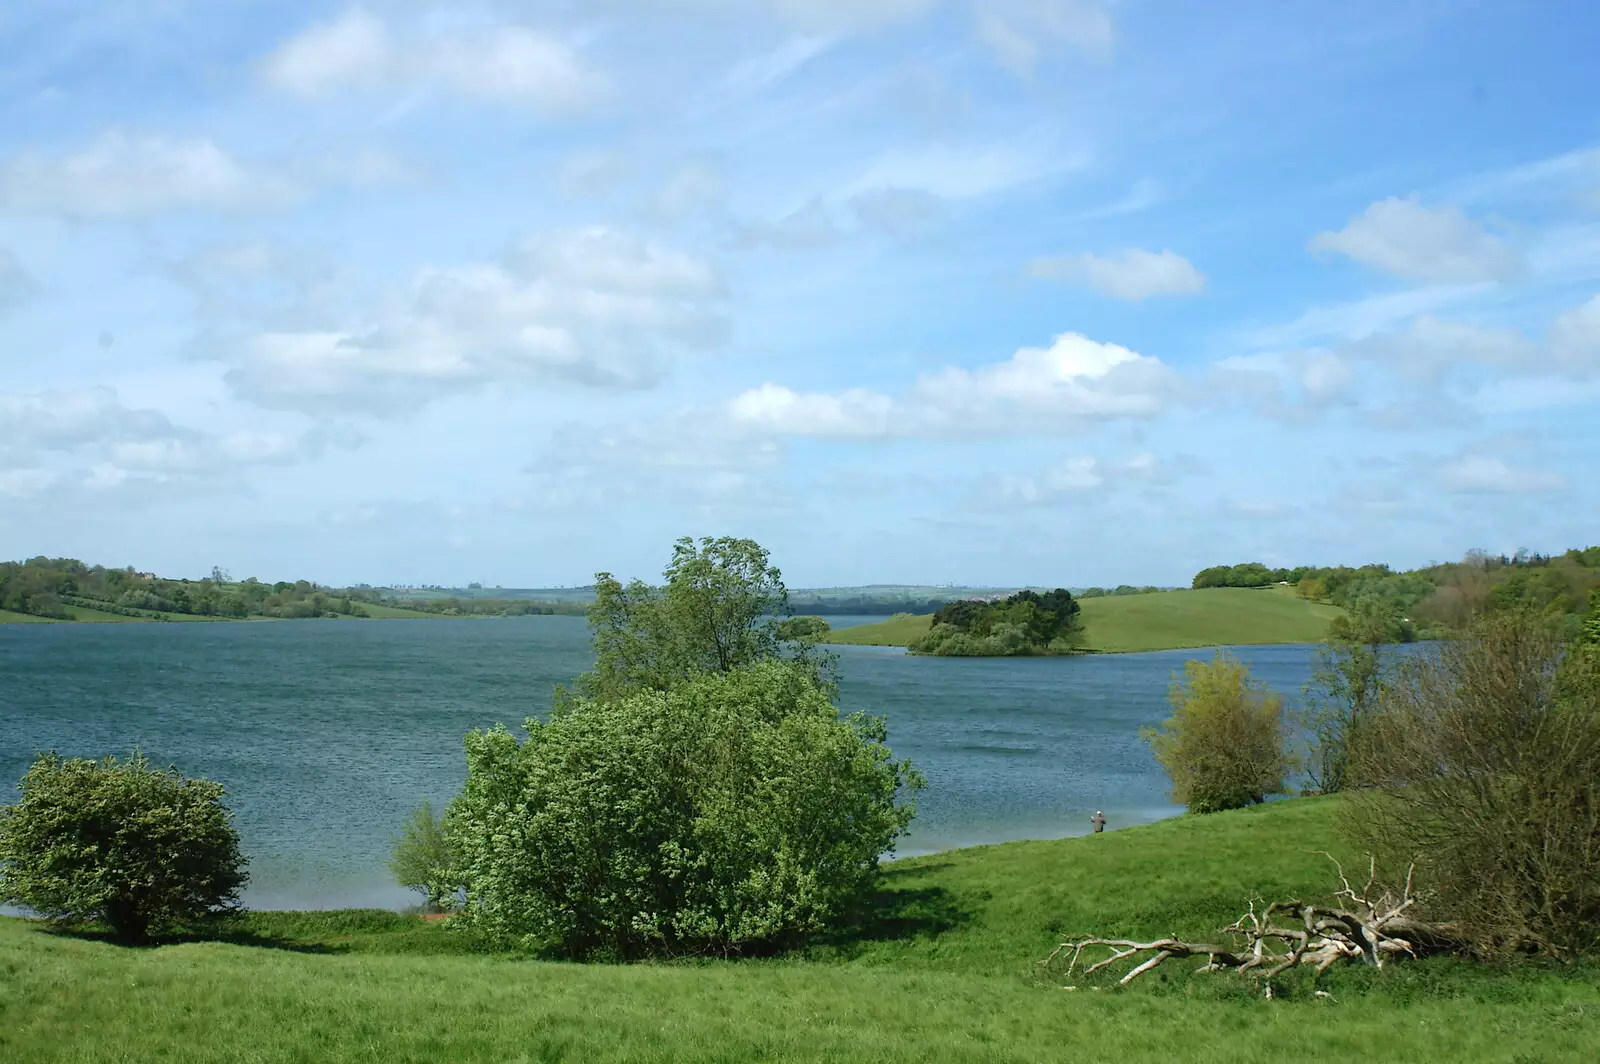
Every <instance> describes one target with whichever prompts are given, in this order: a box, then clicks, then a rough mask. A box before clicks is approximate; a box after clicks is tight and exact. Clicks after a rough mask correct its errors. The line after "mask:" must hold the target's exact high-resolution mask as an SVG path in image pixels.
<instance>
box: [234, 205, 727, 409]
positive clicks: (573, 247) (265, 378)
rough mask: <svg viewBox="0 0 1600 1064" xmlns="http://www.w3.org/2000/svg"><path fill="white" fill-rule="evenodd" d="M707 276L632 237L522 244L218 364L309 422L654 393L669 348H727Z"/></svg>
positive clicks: (252, 392) (238, 383)
mask: <svg viewBox="0 0 1600 1064" xmlns="http://www.w3.org/2000/svg"><path fill="white" fill-rule="evenodd" d="M721 294H722V285H721V281H720V279H719V278H718V276H717V274H716V273H715V271H714V270H712V269H711V267H710V266H708V265H706V264H705V263H702V262H700V261H699V260H696V259H692V258H690V257H688V256H686V255H683V254H680V253H678V252H675V251H671V250H668V249H666V248H663V247H660V246H658V245H656V244H653V243H650V242H648V241H645V240H643V239H641V238H639V237H636V236H633V235H631V234H628V233H624V232H620V231H618V230H614V229H607V228H590V229H580V230H571V231H565V232H558V233H551V234H544V235H541V236H538V237H531V238H528V239H525V240H523V241H522V242H521V243H520V244H518V245H517V246H516V247H515V248H513V249H512V250H511V252H509V253H508V254H507V255H506V256H504V257H503V259H502V260H501V261H499V262H495V263H486V264H478V265H472V266H465V267H459V268H454V269H432V270H425V271H422V272H421V273H419V274H418V275H417V276H416V277H415V279H414V280H413V281H412V283H411V285H410V286H409V287H408V288H407V289H406V290H405V291H404V292H402V293H400V294H398V295H397V296H396V297H395V298H394V299H393V300H391V301H390V304H389V305H388V306H387V307H385V308H383V309H382V310H380V311H378V312H376V313H375V314H373V315H372V316H371V318H370V320H368V321H366V322H363V323H361V324H359V325H351V326H349V327H345V328H339V329H323V330H315V331H304V332H282V331H280V332H261V333H257V334H255V335H252V336H248V337H245V338H244V339H242V340H239V341H236V342H235V343H233V344H230V345H225V346H222V347H221V348H220V349H218V350H216V351H214V352H213V354H214V356H215V357H218V358H221V359H223V360H225V361H228V362H231V363H232V365H233V368H232V369H231V370H230V371H229V372H228V374H227V379H228V381H229V383H230V384H231V385H232V386H233V387H234V389H235V390H236V391H237V392H238V393H239V394H240V395H241V396H243V397H245V398H247V399H250V400H252V401H254V402H257V403H260V404H262V405H266V406H271V407H281V408H285V409H298V410H307V411H333V412H340V411H349V410H366V411H372V412H381V411H388V410H397V409H405V408H414V407H417V406H420V405H422V404H425V403H426V402H428V401H429V400H431V399H433V398H435V397H437V396H440V395H443V394H446V393H449V392H453V391H460V390H464V389H471V388H475V387H479V386H481V385H484V384H488V383H491V382H495V383H505V384H513V383H518V382H526V381H545V382H550V381H564V382H567V383H573V384H579V385H585V386H591V387H597V388H641V387H647V386H650V385H652V384H654V383H655V382H656V381H657V380H658V379H659V378H660V376H661V375H662V373H663V372H664V369H665V361H666V354H667V351H668V350H669V349H671V348H675V347H688V348H707V347H710V346H714V345H715V344H717V343H719V342H720V341H721V339H722V335H723V331H724V325H723V321H722V318H721V316H720V314H719V313H718V310H717V307H716V305H715V304H716V302H717V300H718V299H719V298H720V296H721Z"/></svg>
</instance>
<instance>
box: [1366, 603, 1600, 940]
mask: <svg viewBox="0 0 1600 1064" xmlns="http://www.w3.org/2000/svg"><path fill="white" fill-rule="evenodd" d="M1353 755H1354V756H1353V758H1352V769H1353V771H1354V774H1355V778H1356V779H1357V781H1358V782H1361V783H1363V784H1366V785H1367V786H1368V787H1370V788H1373V789H1369V790H1364V791H1359V792H1356V793H1353V794H1352V795H1351V797H1350V800H1349V801H1348V803H1347V804H1346V806H1345V809H1346V815H1347V818H1348V819H1347V821H1346V823H1347V827H1348V829H1349V830H1350V831H1351V832H1352V834H1353V836H1354V839H1355V841H1357V842H1358V843H1359V844H1360V845H1362V846H1363V847H1364V848H1366V849H1368V850H1370V851H1372V852H1374V853H1376V854H1378V855H1379V856H1380V857H1381V858H1383V859H1384V860H1385V861H1386V862H1387V863H1388V864H1389V865H1390V866H1391V867H1395V868H1403V867H1405V866H1406V865H1407V864H1408V863H1410V862H1413V861H1415V862H1416V864H1417V871H1418V875H1419V877H1420V881H1421V884H1422V886H1423V887H1424V888H1425V889H1426V890H1427V892H1428V893H1429V894H1430V895H1431V901H1430V903H1429V904H1430V906H1431V908H1432V912H1431V915H1432V916H1433V917H1434V918H1435V919H1436V920H1438V921H1448V922H1450V923H1452V924H1454V925H1456V926H1457V927H1458V928H1460V930H1461V931H1462V933H1463V934H1464V935H1465V937H1466V938H1467V940H1468V941H1470V942H1471V944H1472V945H1473V947H1474V948H1475V949H1476V950H1477V951H1478V952H1480V953H1482V954H1485V955H1503V954H1510V953H1515V952H1517V951H1519V950H1523V949H1528V948H1532V949H1537V950H1539V951H1541V952H1545V953H1549V954H1553V955H1556V956H1560V957H1567V958H1573V957H1579V956H1583V955H1592V954H1596V953H1600V647H1592V646H1589V645H1587V644H1583V643H1579V644H1572V645H1563V643H1562V641H1561V639H1560V637H1559V635H1558V633H1557V628H1556V625H1555V619H1554V618H1552V617H1551V616H1549V615H1548V614H1544V613H1542V612H1541V613H1535V612H1533V611H1531V610H1526V609H1524V610H1510V611H1507V612H1505V613H1501V614H1493V615H1489V616H1484V617H1479V618H1478V619H1477V620H1475V621H1473V622H1471V624H1470V626H1469V627H1468V628H1467V630H1466V631H1465V633H1464V634H1463V635H1462V636H1461V637H1460V638H1458V639H1454V640H1451V641H1449V642H1445V643H1440V644H1438V645H1436V646H1434V647H1432V648H1430V649H1429V650H1428V651H1427V652H1425V653H1424V654H1422V655H1419V656H1417V657H1415V658H1413V659H1411V660H1408V661H1406V662H1405V663H1404V664H1403V665H1402V666H1401V668H1400V670H1399V671H1398V673H1397V675H1396V677H1395V679H1394V680H1393V681H1392V682H1391V683H1389V684H1387V685H1386V686H1385V687H1384V689H1383V693H1382V695H1381V697H1380V699H1379V702H1378V707H1377V711H1376V712H1375V713H1374V715H1373V716H1372V718H1371V720H1370V722H1369V723H1368V724H1367V725H1366V726H1365V727H1364V728H1363V729H1362V730H1361V732H1360V733H1359V734H1358V736H1357V742H1356V743H1355V745H1354V748H1353Z"/></svg>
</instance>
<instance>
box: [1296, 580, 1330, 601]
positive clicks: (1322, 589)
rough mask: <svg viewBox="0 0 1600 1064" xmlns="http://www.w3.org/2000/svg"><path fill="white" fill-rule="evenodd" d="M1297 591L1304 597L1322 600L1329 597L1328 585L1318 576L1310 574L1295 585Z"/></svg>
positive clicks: (1311, 599)
mask: <svg viewBox="0 0 1600 1064" xmlns="http://www.w3.org/2000/svg"><path fill="white" fill-rule="evenodd" d="M1294 590H1295V593H1296V594H1297V595H1299V596H1300V597H1301V598H1303V599H1309V600H1310V601H1312V602H1321V601H1322V600H1323V599H1325V598H1327V597H1328V585H1327V584H1326V583H1324V582H1323V581H1322V580H1319V579H1318V578H1317V577H1314V576H1308V577H1306V578H1305V579H1304V580H1301V581H1300V582H1299V583H1297V584H1296V585H1295V588H1294Z"/></svg>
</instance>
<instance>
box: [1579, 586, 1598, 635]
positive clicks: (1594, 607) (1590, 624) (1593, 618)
mask: <svg viewBox="0 0 1600 1064" xmlns="http://www.w3.org/2000/svg"><path fill="white" fill-rule="evenodd" d="M1580 638H1581V641H1582V642H1583V643H1586V644H1588V645H1589V646H1600V588H1595V589H1594V590H1593V591H1591V592H1589V616H1588V617H1586V618H1584V622H1583V634H1582V636H1581V637H1580Z"/></svg>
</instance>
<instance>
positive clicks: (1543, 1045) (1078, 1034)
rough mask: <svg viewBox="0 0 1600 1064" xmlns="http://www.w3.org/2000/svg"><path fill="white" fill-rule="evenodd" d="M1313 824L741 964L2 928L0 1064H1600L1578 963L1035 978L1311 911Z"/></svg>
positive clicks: (1599, 1027) (988, 858)
mask: <svg viewBox="0 0 1600 1064" xmlns="http://www.w3.org/2000/svg"><path fill="white" fill-rule="evenodd" d="M1332 813H1333V806H1332V804H1331V802H1330V801H1329V800H1323V799H1312V800H1297V801H1293V802H1282V803H1274V804H1272V805H1270V806H1268V807H1265V808H1260V809H1255V810H1249V811H1244V812H1239V813H1227V814H1219V815H1216V816H1212V817H1205V818H1184V819H1180V820H1173V821H1167V822H1164V823H1160V824H1156V825H1152V826H1149V827H1142V828H1133V829H1129V830H1126V831H1120V832H1118V831H1113V832H1109V833H1107V834H1105V835H1101V836H1089V837H1086V838H1078V839H1069V840H1063V841H1058V842H1035V843H1013V844H1008V845H1004V846H993V847H983V848H977V849H972V850H963V851H956V852H952V853H947V854H940V855H935V856H932V857H926V858H919V859H916V860H911V861H905V862H900V863H897V864H896V865H894V866H892V867H891V870H890V872H889V874H888V876H887V877H886V887H885V890H884V891H883V893H882V896H881V897H880V899H879V901H878V904H877V906H876V907H875V908H874V910H873V912H872V914H871V915H870V918H869V919H867V920H866V921H865V922H864V923H863V924H862V925H861V926H860V927H859V928H858V929H856V931H855V932H854V933H852V934H850V935H847V936H842V937H841V938H840V939H839V940H838V941H835V942H832V943H826V944H823V945H820V946H818V947H815V948H813V949H812V950H811V951H809V952H808V953H807V954H805V955H803V956H791V957H782V958H777V959H769V960H757V961H704V962H697V963H682V964H644V965H630V966H603V965H594V966H587V965H574V964H560V963H550V962H542V961H537V960H532V959H528V958H520V957H512V956H496V955H476V954H472V953H470V952H466V950H465V944H464V943H462V942H461V941H460V940H459V939H458V937H457V936H455V935H454V934H453V933H452V932H451V931H450V930H449V928H448V927H445V926H441V925H438V924H424V923H423V922H422V921H420V920H419V919H416V918H410V917H403V916H398V915H395V914H392V913H373V912H342V913H263V914H256V915H254V916H252V917H251V918H250V919H249V920H248V921H247V923H246V924H245V926H244V927H243V928H242V929H241V932H240V933H239V934H238V935H237V936H236V941H234V942H231V943H230V942H215V941H212V942H190V943H184V944H177V945H168V946H163V947H161V948H158V949H124V948H120V947H117V946H113V945H109V944H106V943H103V942H99V941H92V940H88V939H84V938H69V937H64V936H57V935H51V934H48V933H46V932H44V931H42V930H38V929H36V928H35V927H34V926H32V925H29V924H26V923H24V922H22V921H17V920H0V1060H5V1061H11V1060H17V1061H24V1060H26V1061H37V1062H41V1064H48V1062H58V1061H73V1062H89V1061H95V1062H100V1061H104V1062H112V1061H144V1060H162V1061H172V1062H199V1061H214V1060H229V1061H244V1062H266V1061H273V1062H276V1061H308V1062H309V1061H319V1062H320V1061H329V1062H335V1064H340V1062H351V1061H399V1062H424V1061H426V1062H435V1061H450V1062H457V1061H460V1062H475V1061H556V1060H570V1061H666V1060H696V1061H730V1062H732V1061H747V1060H833V1061H945V1060H950V1061H1041V1060H1064V1061H1080V1060H1087V1061H1094V1060H1116V1061H1118V1062H1126V1064H1140V1062H1144V1061H1151V1062H1155V1061H1161V1062H1167V1061H1176V1060H1182V1061H1217V1062H1222V1061H1230V1062H1232V1061H1237V1062H1247V1064H1248V1062H1271V1064H1283V1062H1287V1061H1297V1062H1298V1061H1328V1062H1333V1061H1352V1060H1361V1061H1405V1062H1407V1064H1418V1062H1422V1061H1434V1060H1452V1061H1507V1062H1510V1061H1528V1062H1531V1061H1543V1062H1556V1061H1575V1062H1576V1061H1585V1062H1587V1061H1592V1060H1594V1059H1597V1058H1600V973H1596V972H1595V971H1593V970H1586V969H1579V970H1576V971H1569V972H1564V971H1555V970H1549V969H1544V968H1523V969H1513V970H1506V971H1499V970H1493V969H1486V968H1480V967H1478V966H1475V965H1470V964H1467V963H1465V962H1457V961H1451V960H1440V961H1425V962H1415V963H1409V964H1397V965H1391V966H1389V967H1387V968H1385V969H1384V970H1383V971H1381V972H1373V971H1367V970H1361V969H1348V970H1342V971H1335V972H1330V973H1329V975H1328V976H1327V977H1325V981H1324V987H1325V989H1327V990H1329V991H1331V993H1332V997H1331V998H1313V997H1312V996H1311V995H1310V993H1309V991H1310V986H1309V984H1308V983H1307V982H1306V980H1305V979H1304V978H1299V979H1292V980H1287V981H1285V983H1284V984H1283V986H1282V988H1281V989H1282V993H1281V994H1280V996H1279V997H1278V998H1277V999H1276V1000H1273V1001H1270V1002H1269V1001H1265V1000H1262V998H1261V997H1260V995H1259V992H1258V991H1257V990H1256V989H1255V988H1254V984H1252V983H1250V982H1248V981H1246V980H1242V979H1239V978H1237V977H1234V976H1223V977H1217V976H1191V975H1189V974H1188V973H1187V971H1186V970H1185V969H1184V968H1183V967H1179V966H1177V965H1176V964H1174V965H1173V966H1171V967H1164V968H1162V969H1159V970H1158V971H1156V972H1154V973H1151V975H1150V976H1149V977H1147V978H1146V979H1145V980H1141V981H1140V982H1139V983H1137V984H1135V985H1134V986H1133V987H1131V988H1128V989H1125V990H1117V989H1113V988H1111V987H1110V986H1109V985H1108V984H1107V981H1101V982H1100V983H1098V984H1095V985H1099V986H1100V987H1101V989H1098V990H1095V989H1091V984H1089V983H1087V982H1085V981H1084V980H1083V979H1082V978H1081V977H1075V978H1074V979H1073V982H1074V983H1075V984H1078V985H1080V987H1081V989H1080V990H1079V991H1078V992H1075V993H1068V992H1065V991H1063V990H1062V989H1061V984H1062V982H1063V977H1062V976H1061V974H1060V973H1043V974H1042V973H1040V972H1039V971H1038V969H1037V968H1036V966H1035V962H1036V961H1037V960H1038V959H1040V958H1042V957H1043V956H1044V955H1045V954H1046V953H1048V952H1049V950H1050V949H1051V948H1052V947H1053V946H1054V945H1055V943H1056V942H1057V941H1058V940H1059V938H1060V937H1061V936H1062V935H1065V934H1071V933H1074V932H1088V931H1092V932H1108V933H1130V934H1141V935H1144V934H1149V935H1155V934H1167V933H1177V934H1180V935H1200V934H1210V933H1213V932H1214V931H1215V930H1216V928H1217V927H1218V926H1219V925H1221V924H1225V923H1228V922H1230V921H1231V920H1233V919H1234V918H1235V917H1236V916H1237V915H1238V913H1239V911H1240V909H1241V908H1242V906H1243V903H1244V901H1245V899H1247V898H1248V897H1250V896H1251V895H1252V894H1254V893H1262V894H1268V895H1277V894H1286V895H1287V894H1297V895H1320V894H1323V893H1325V892H1326V888H1327V887H1328V885H1329V883H1330V875H1329V870H1328V866H1327V864H1326V861H1325V860H1324V859H1323V858H1320V857H1317V856H1314V855H1310V854H1307V853H1305V852H1304V851H1305V850H1307V849H1316V848H1321V847H1329V846H1332V845H1333V844H1334V834H1333V830H1332ZM246 943H254V944H246ZM1190 964H1191V966H1192V962H1190ZM1300 974H1301V975H1302V976H1304V975H1306V974H1307V973H1300Z"/></svg>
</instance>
